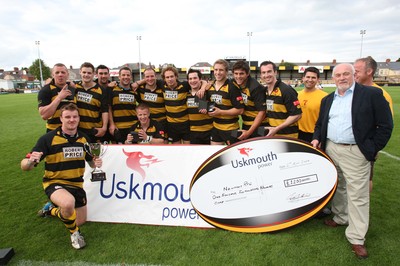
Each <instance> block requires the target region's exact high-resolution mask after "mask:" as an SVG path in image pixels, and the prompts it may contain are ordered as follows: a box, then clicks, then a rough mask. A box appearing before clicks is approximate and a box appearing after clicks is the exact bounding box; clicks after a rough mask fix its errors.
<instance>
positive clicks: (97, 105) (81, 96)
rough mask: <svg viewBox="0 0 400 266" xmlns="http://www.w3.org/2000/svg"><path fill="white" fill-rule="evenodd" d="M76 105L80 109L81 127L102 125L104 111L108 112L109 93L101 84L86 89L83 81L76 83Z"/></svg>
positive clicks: (85, 128)
mask: <svg viewBox="0 0 400 266" xmlns="http://www.w3.org/2000/svg"><path fill="white" fill-rule="evenodd" d="M75 97H76V105H77V106H78V109H79V116H80V122H79V128H81V129H82V130H85V131H87V130H91V129H92V128H94V127H102V126H103V120H102V113H108V101H107V93H106V92H105V91H104V90H103V88H101V87H100V85H99V84H97V83H95V85H94V86H93V87H92V88H90V89H88V90H85V89H84V88H83V86H82V84H81V83H78V84H76V89H75Z"/></svg>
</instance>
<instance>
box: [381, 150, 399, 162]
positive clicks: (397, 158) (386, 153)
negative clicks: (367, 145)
mask: <svg viewBox="0 0 400 266" xmlns="http://www.w3.org/2000/svg"><path fill="white" fill-rule="evenodd" d="M380 153H383V154H385V155H386V156H388V157H390V158H392V159H395V160H397V161H400V157H397V156H395V155H392V154H390V153H388V152H385V151H380Z"/></svg>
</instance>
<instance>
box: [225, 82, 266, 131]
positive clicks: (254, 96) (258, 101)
mask: <svg viewBox="0 0 400 266" xmlns="http://www.w3.org/2000/svg"><path fill="white" fill-rule="evenodd" d="M233 84H234V85H235V86H236V87H237V88H238V89H239V90H240V92H241V93H242V98H243V103H244V111H243V114H242V120H243V124H242V128H243V129H246V130H248V129H249V128H250V127H251V125H252V124H253V122H254V119H255V118H256V116H257V115H258V113H259V112H260V111H265V110H266V102H265V96H266V95H265V94H266V92H265V91H266V89H265V87H264V86H262V85H261V84H260V83H259V82H258V81H257V80H256V79H255V78H252V77H249V78H248V79H247V82H246V86H245V87H244V88H241V87H240V86H239V85H238V84H237V83H236V82H235V81H233Z"/></svg>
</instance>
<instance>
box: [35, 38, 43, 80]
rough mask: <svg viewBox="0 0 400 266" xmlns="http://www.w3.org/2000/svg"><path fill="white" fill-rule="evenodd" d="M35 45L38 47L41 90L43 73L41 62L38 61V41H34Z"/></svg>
mask: <svg viewBox="0 0 400 266" xmlns="http://www.w3.org/2000/svg"><path fill="white" fill-rule="evenodd" d="M35 44H36V45H37V47H38V56H39V70H40V88H42V86H43V72H42V62H41V61H42V60H41V59H40V49H39V46H40V41H35Z"/></svg>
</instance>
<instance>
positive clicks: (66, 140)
mask: <svg viewBox="0 0 400 266" xmlns="http://www.w3.org/2000/svg"><path fill="white" fill-rule="evenodd" d="M87 141H88V138H87V136H86V135H85V134H84V133H82V132H77V134H76V135H75V136H68V135H66V134H64V133H63V132H62V130H61V127H59V128H57V129H55V130H53V131H50V132H48V133H47V134H45V135H43V136H42V137H41V138H39V140H38V141H37V143H36V145H35V147H33V149H32V152H33V151H36V152H43V155H42V160H43V159H44V161H45V163H44V176H43V188H44V189H46V188H47V187H48V186H49V185H51V184H62V185H68V186H74V187H80V188H83V175H84V173H85V160H86V161H91V160H92V159H93V158H92V157H91V156H90V155H89V154H88V153H86V151H85V148H84V144H85V143H86V142H87Z"/></svg>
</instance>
